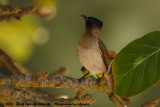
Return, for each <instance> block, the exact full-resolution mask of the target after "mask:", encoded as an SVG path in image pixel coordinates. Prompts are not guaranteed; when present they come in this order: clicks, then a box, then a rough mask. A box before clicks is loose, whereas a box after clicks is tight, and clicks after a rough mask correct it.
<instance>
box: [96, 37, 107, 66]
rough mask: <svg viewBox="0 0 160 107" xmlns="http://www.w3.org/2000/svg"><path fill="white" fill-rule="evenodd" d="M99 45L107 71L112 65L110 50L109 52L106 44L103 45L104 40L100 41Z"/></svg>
mask: <svg viewBox="0 0 160 107" xmlns="http://www.w3.org/2000/svg"><path fill="white" fill-rule="evenodd" d="M98 44H99V49H100V51H101V54H102V58H103V61H104V63H105V65H106V69H108V66H109V64H110V58H109V53H108V50H107V48H106V46H105V44H104V43H103V41H102V40H100V39H99V41H98Z"/></svg>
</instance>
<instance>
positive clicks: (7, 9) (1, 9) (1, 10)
mask: <svg viewBox="0 0 160 107" xmlns="http://www.w3.org/2000/svg"><path fill="white" fill-rule="evenodd" d="M20 11H21V9H20V8H19V7H17V6H2V5H1V6H0V14H11V13H18V12H20Z"/></svg>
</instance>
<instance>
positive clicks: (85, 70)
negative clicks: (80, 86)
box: [78, 66, 89, 83]
mask: <svg viewBox="0 0 160 107" xmlns="http://www.w3.org/2000/svg"><path fill="white" fill-rule="evenodd" d="M81 72H82V74H83V77H81V78H80V79H79V80H78V81H79V82H80V83H81V82H82V81H84V80H85V79H86V78H87V77H88V75H89V71H88V70H87V69H86V68H85V67H84V66H83V67H82V68H81Z"/></svg>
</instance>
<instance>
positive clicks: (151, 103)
mask: <svg viewBox="0 0 160 107" xmlns="http://www.w3.org/2000/svg"><path fill="white" fill-rule="evenodd" d="M158 102H159V99H152V100H150V101H147V102H145V103H144V104H143V105H141V106H140V107H156V105H157V104H158Z"/></svg>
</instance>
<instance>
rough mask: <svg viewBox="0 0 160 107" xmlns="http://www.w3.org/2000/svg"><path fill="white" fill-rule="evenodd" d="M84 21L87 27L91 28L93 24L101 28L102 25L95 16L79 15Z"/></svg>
mask: <svg viewBox="0 0 160 107" xmlns="http://www.w3.org/2000/svg"><path fill="white" fill-rule="evenodd" d="M81 16H82V17H83V18H84V19H85V21H86V26H87V27H88V28H91V27H93V26H96V27H100V28H102V27H103V22H102V21H101V20H99V19H97V18H95V17H87V16H85V15H81Z"/></svg>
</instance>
